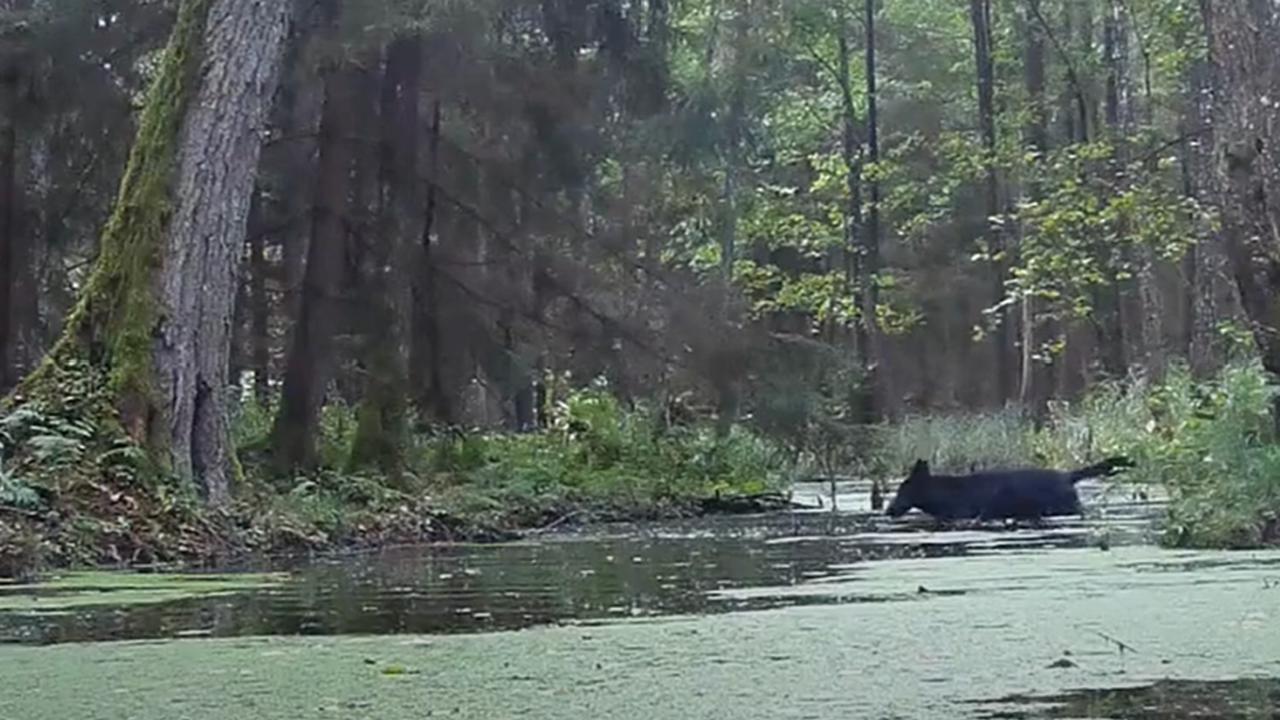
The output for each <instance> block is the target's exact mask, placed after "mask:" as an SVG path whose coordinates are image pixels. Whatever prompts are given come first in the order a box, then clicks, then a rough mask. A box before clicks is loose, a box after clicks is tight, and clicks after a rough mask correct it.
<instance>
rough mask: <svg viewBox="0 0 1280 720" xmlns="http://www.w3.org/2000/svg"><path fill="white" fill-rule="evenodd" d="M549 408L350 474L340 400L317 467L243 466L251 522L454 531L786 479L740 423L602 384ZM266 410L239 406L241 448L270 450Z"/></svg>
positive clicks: (636, 515) (337, 529)
mask: <svg viewBox="0 0 1280 720" xmlns="http://www.w3.org/2000/svg"><path fill="white" fill-rule="evenodd" d="M549 410H550V413H549V416H550V417H549V418H548V420H549V422H548V427H546V428H545V429H543V430H542V431H541V432H536V433H524V434H509V433H481V432H463V431H449V432H439V433H433V434H420V435H414V436H413V437H410V438H408V439H407V442H406V447H407V448H408V452H407V453H406V463H405V471H404V474H403V476H402V477H397V478H385V477H382V476H380V475H377V474H376V473H365V474H360V473H350V472H346V471H345V466H346V458H347V457H348V451H349V450H350V448H351V444H352V442H353V440H354V436H355V434H356V432H357V429H358V422H357V420H356V417H355V412H354V410H353V409H351V408H349V407H347V406H345V405H342V404H333V405H331V406H329V407H328V408H326V411H325V413H324V415H323V417H322V422H321V432H320V436H321V442H320V446H319V456H320V458H321V467H320V468H319V469H318V470H316V471H315V472H313V473H310V474H308V475H306V476H303V477H297V478H288V479H284V480H282V479H279V478H275V479H271V478H269V477H268V476H267V475H266V471H265V463H262V464H261V465H258V464H255V463H253V462H250V463H248V464H247V467H248V468H249V474H250V476H251V477H255V478H258V479H257V480H256V481H254V483H253V484H254V487H252V488H250V489H249V490H248V493H247V496H244V497H243V502H242V504H243V505H244V506H245V507H246V508H253V509H252V510H246V512H248V513H249V514H251V515H252V517H253V520H252V521H251V522H249V523H248V525H249V526H250V527H252V528H254V532H255V533H259V534H260V535H261V536H262V537H261V538H260V540H261V541H262V542H263V543H265V544H267V545H290V544H299V545H311V546H314V545H330V544H333V543H334V542H335V541H337V542H343V541H347V542H356V543H374V542H389V541H395V540H396V539H411V538H412V537H414V536H419V537H421V536H422V535H424V534H426V535H428V536H438V537H444V538H447V537H450V536H452V535H454V534H461V535H466V534H468V532H474V531H475V530H476V529H479V528H489V529H493V530H497V531H509V530H514V529H520V528H533V527H540V526H543V525H547V524H551V523H557V522H565V521H589V520H609V519H640V518H655V517H667V516H674V515H682V514H686V513H690V512H694V511H696V509H697V506H698V503H699V501H700V500H703V499H706V498H711V497H715V496H717V495H721V496H739V495H757V494H763V493H766V492H770V491H776V490H779V489H781V487H782V485H783V482H784V481H785V475H786V472H785V471H786V469H787V466H788V465H787V462H786V459H785V458H786V454H785V453H784V452H782V451H781V450H779V449H778V448H777V447H775V446H774V445H773V444H772V443H770V442H768V441H766V440H764V439H763V438H761V437H760V436H759V435H757V434H754V433H752V432H751V431H749V430H746V429H744V428H740V427H739V428H734V429H733V430H732V431H731V432H730V433H729V434H728V435H727V436H725V437H721V436H718V435H717V434H716V432H715V429H714V428H713V427H712V426H711V425H710V424H699V423H695V424H691V425H675V426H671V425H668V424H667V423H666V422H665V421H664V419H663V417H662V415H661V414H660V413H658V412H657V411H656V410H653V409H650V408H648V407H644V406H641V407H638V408H636V409H633V410H629V409H624V408H623V407H622V406H621V404H620V403H619V401H618V400H617V399H616V398H615V397H614V396H613V395H612V394H611V393H610V392H608V390H607V389H606V388H603V387H593V388H589V389H584V390H578V391H571V392H568V393H567V394H566V396H565V397H564V398H563V399H562V400H560V401H558V402H556V403H554V404H553V406H552V407H551V408H549ZM270 415H271V409H270V408H263V407H261V406H259V405H257V404H256V403H254V402H252V401H250V402H248V403H247V404H246V405H245V406H244V407H243V408H242V409H241V411H240V412H239V414H238V420H237V422H236V424H235V429H234V433H235V436H236V438H237V440H238V441H239V442H240V443H241V445H240V447H241V448H255V447H257V448H261V447H264V442H265V437H266V435H265V434H266V433H267V432H269V425H270V424H269V422H267V421H266V419H267V418H269V417H270ZM260 468H261V472H258V470H259V469H260ZM424 524H425V525H424ZM273 537H274V540H272V539H271V538H273Z"/></svg>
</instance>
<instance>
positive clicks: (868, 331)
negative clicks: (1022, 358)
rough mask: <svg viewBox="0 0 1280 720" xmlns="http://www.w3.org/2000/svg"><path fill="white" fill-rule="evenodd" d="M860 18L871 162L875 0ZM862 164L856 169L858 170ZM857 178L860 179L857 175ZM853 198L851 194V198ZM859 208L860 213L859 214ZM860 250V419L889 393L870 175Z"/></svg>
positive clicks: (869, 418) (878, 411)
mask: <svg viewBox="0 0 1280 720" xmlns="http://www.w3.org/2000/svg"><path fill="white" fill-rule="evenodd" d="M863 10H864V13H865V17H864V20H863V24H864V29H865V30H866V76H867V155H866V161H867V162H868V163H870V164H871V165H873V166H874V165H875V164H876V163H879V162H880V113H879V89H878V86H877V75H878V73H879V68H878V67H877V63H876V42H877V37H876V13H877V0H866V2H865V3H864V6H863ZM861 169H862V168H861V166H859V168H858V170H859V171H861ZM859 181H860V179H859ZM854 199H855V198H852V197H851V198H850V200H851V201H852V200H854ZM860 212H861V211H860V210H859V214H860ZM862 230H863V233H862V243H863V246H862V248H861V252H859V254H858V258H859V264H858V287H859V288H860V289H861V291H862V303H861V304H860V305H859V306H858V312H859V314H860V316H861V322H860V323H859V325H860V327H861V329H862V333H863V335H862V336H861V337H860V338H859V339H860V341H861V342H860V343H859V347H860V348H862V349H861V360H862V373H863V379H862V382H863V384H864V385H865V387H864V389H863V390H862V395H863V401H862V402H863V407H862V408H861V415H862V420H863V421H864V422H874V421H875V420H877V419H879V417H880V416H881V415H882V414H883V413H884V412H885V411H886V408H885V400H886V398H887V397H888V393H887V389H886V388H885V387H884V380H885V378H884V375H883V373H882V371H881V368H880V366H879V361H880V358H879V346H880V328H879V315H878V312H879V307H880V289H879V286H878V285H877V284H876V282H877V276H878V275H879V274H880V181H879V180H877V179H874V178H873V179H872V180H871V181H870V182H868V183H867V215H866V226H865V227H864V228H862Z"/></svg>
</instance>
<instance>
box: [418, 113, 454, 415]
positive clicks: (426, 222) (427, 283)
mask: <svg viewBox="0 0 1280 720" xmlns="http://www.w3.org/2000/svg"><path fill="white" fill-rule="evenodd" d="M441 116H442V109H441V105H440V101H439V100H436V101H435V102H434V103H433V104H432V108H431V126H430V130H429V135H428V140H427V158H428V159H427V168H428V170H427V180H428V183H427V199H426V204H425V210H424V211H423V221H422V236H421V253H420V255H419V266H418V271H417V273H416V276H415V277H416V280H417V282H415V283H414V286H413V290H414V300H413V309H414V316H413V318H414V319H413V327H414V330H413V347H412V353H411V356H412V359H411V362H410V363H409V368H410V375H411V381H412V383H413V387H414V388H416V389H417V390H416V392H415V393H414V400H415V403H416V406H417V409H418V414H419V416H420V418H421V419H423V420H427V419H432V420H435V421H436V422H439V423H443V424H446V425H448V424H450V423H452V422H453V412H452V404H451V403H450V402H449V395H448V393H446V391H445V388H444V378H443V375H442V372H441V367H440V366H441V351H442V348H441V346H440V342H441V332H440V292H439V287H438V286H439V278H438V277H437V273H438V272H439V270H438V268H437V267H436V258H435V248H434V244H435V239H434V234H435V232H436V230H437V227H436V226H437V224H438V223H437V220H438V217H437V216H438V208H439V199H438V198H439V193H438V190H437V187H436V185H437V183H439V182H440V179H441V178H440V130H441V127H440V126H441V119H442V118H441Z"/></svg>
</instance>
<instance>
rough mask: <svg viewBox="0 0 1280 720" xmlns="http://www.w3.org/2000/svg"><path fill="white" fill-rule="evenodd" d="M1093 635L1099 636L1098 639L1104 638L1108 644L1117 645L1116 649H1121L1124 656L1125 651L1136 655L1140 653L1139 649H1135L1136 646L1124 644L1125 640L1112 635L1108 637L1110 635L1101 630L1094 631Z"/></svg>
mask: <svg viewBox="0 0 1280 720" xmlns="http://www.w3.org/2000/svg"><path fill="white" fill-rule="evenodd" d="M1093 633H1094V634H1095V635H1097V636H1098V637H1100V638H1102V639H1103V640H1106V641H1107V642H1110V643H1114V644H1115V646H1116V647H1118V648H1119V649H1120V652H1121V653H1122V654H1123V653H1124V652H1125V651H1128V652H1132V653H1135V654H1136V653H1137V652H1138V649H1137V648H1135V647H1134V646H1132V645H1130V644H1128V643H1126V642H1124V641H1123V640H1120V639H1118V638H1114V637H1112V636H1110V635H1108V634H1106V633H1104V632H1102V631H1100V630H1094V631H1093Z"/></svg>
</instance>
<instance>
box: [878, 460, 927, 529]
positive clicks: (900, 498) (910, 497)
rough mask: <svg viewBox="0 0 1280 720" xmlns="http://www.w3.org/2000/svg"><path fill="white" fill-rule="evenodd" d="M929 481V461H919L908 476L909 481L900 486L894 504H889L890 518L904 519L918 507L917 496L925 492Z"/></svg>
mask: <svg viewBox="0 0 1280 720" xmlns="http://www.w3.org/2000/svg"><path fill="white" fill-rule="evenodd" d="M928 479H929V462H928V461H927V460H917V461H916V464H915V465H913V466H912V467H911V474H910V475H907V479H906V480H903V481H902V484H901V485H899V486H898V492H897V494H895V495H894V496H893V502H891V503H889V508H888V509H887V510H885V513H886V514H887V515H888V516H889V517H895V518H896V517H902V516H903V515H906V514H907V511H908V510H910V509H911V508H913V507H915V505H916V499H917V498H916V496H917V495H918V494H919V493H920V492H921V491H922V490H923V487H924V484H925V483H926V482H927V481H928Z"/></svg>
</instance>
